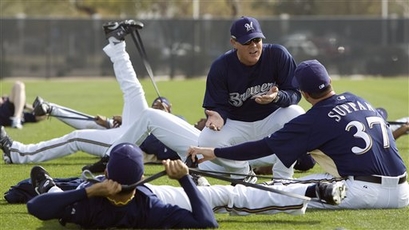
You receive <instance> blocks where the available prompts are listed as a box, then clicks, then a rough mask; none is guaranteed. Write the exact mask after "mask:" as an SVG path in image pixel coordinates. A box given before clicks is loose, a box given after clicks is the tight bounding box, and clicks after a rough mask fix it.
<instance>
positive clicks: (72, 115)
mask: <svg viewBox="0 0 409 230" xmlns="http://www.w3.org/2000/svg"><path fill="white" fill-rule="evenodd" d="M33 107H34V114H35V115H41V116H44V115H47V116H52V117H55V118H57V119H58V120H60V121H62V122H64V123H65V124H67V125H69V126H71V127H73V128H74V129H111V128H118V127H119V126H120V125H121V124H122V117H121V116H119V115H115V116H113V117H112V118H107V117H105V116H101V115H97V116H95V117H93V116H91V115H89V114H86V113H83V112H80V111H77V110H74V109H71V108H67V107H64V106H61V105H58V104H55V103H51V102H48V101H44V99H42V98H41V97H39V96H37V97H36V99H35V100H34V102H33ZM151 107H152V108H154V109H159V110H163V111H165V112H169V113H171V112H172V104H171V103H170V101H169V100H168V99H167V98H166V97H158V98H155V99H154V100H153V102H152V105H151ZM179 117H180V116H179ZM181 118H182V117H181ZM139 147H140V148H141V149H142V151H143V152H144V162H145V163H149V162H159V161H158V159H159V160H165V159H171V160H176V159H180V157H179V155H178V154H177V153H176V152H175V151H173V150H172V149H170V148H169V147H167V146H165V145H164V144H163V143H162V142H160V141H159V140H158V139H157V138H156V137H155V136H154V135H149V136H148V137H147V138H146V139H145V141H144V142H143V143H142V144H141V145H140V146H139ZM108 159H109V156H106V157H105V156H104V157H102V158H101V160H99V161H98V162H96V163H94V164H92V165H87V166H85V167H84V168H83V170H85V169H88V170H89V171H91V172H92V173H101V172H104V170H105V166H106V163H107V162H108Z"/></svg>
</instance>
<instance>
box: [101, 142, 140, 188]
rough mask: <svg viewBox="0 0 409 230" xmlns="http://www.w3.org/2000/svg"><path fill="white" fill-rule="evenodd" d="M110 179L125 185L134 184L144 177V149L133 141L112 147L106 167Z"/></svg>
mask: <svg viewBox="0 0 409 230" xmlns="http://www.w3.org/2000/svg"><path fill="white" fill-rule="evenodd" d="M106 170H107V177H108V179H111V180H114V181H116V182H118V183H120V184H123V185H130V184H134V183H136V182H138V181H140V180H141V179H142V175H143V170H144V167H143V157H142V150H141V149H140V148H139V147H138V146H136V145H134V144H131V143H121V144H118V145H116V146H115V147H114V148H112V150H111V153H110V154H109V161H108V165H107V167H106Z"/></svg>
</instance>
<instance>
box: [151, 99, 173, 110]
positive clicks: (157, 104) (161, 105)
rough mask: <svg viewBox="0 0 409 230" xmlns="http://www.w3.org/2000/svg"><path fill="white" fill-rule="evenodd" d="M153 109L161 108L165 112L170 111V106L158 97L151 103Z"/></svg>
mask: <svg viewBox="0 0 409 230" xmlns="http://www.w3.org/2000/svg"><path fill="white" fill-rule="evenodd" d="M152 108H153V109H159V110H163V111H165V112H168V113H170V108H171V106H168V105H167V104H166V103H162V102H161V101H160V100H159V99H158V100H156V101H155V102H154V103H153V105H152Z"/></svg>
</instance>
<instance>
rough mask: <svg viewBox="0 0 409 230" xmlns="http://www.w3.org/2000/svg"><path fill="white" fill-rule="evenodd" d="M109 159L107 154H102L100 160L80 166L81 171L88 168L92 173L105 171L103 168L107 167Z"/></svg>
mask: <svg viewBox="0 0 409 230" xmlns="http://www.w3.org/2000/svg"><path fill="white" fill-rule="evenodd" d="M108 161H109V156H104V157H102V158H101V160H99V161H97V162H95V163H94V164H92V165H85V166H84V167H82V171H85V170H88V171H90V172H92V173H103V172H104V171H105V168H106V167H107V164H108Z"/></svg>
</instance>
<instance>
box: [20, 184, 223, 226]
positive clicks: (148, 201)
mask: <svg viewBox="0 0 409 230" xmlns="http://www.w3.org/2000/svg"><path fill="white" fill-rule="evenodd" d="M179 182H180V184H181V185H182V187H183V188H184V190H185V192H186V194H187V196H188V197H189V199H190V202H191V204H192V212H191V211H189V210H186V209H183V208H180V207H179V206H177V205H170V204H166V203H164V202H162V201H161V200H160V199H159V198H158V197H157V196H156V195H155V194H153V193H152V191H150V190H149V189H148V188H147V187H145V186H138V187H137V188H136V193H135V196H134V198H133V199H132V200H131V201H130V202H129V203H128V204H126V205H123V206H116V205H113V204H112V203H111V202H110V201H109V200H108V199H106V198H105V197H91V198H88V197H87V194H86V191H85V188H79V189H77V190H72V191H65V192H57V193H45V194H41V195H39V196H36V197H34V198H33V199H31V200H30V201H28V203H27V208H28V211H29V213H30V214H32V215H34V216H36V217H37V218H39V219H42V220H48V219H60V222H61V223H62V224H65V223H75V224H78V225H80V226H81V227H82V228H92V229H97V228H98V229H100V228H142V229H148V228H149V229H169V228H179V229H182V228H215V227H218V224H217V222H216V219H215V217H214V214H213V211H212V209H211V207H210V206H209V204H208V203H207V202H206V200H205V199H204V197H203V195H202V194H201V193H200V192H199V191H198V189H197V188H196V185H194V183H193V181H192V180H191V179H190V177H189V176H185V177H183V178H181V179H180V180H179Z"/></svg>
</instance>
